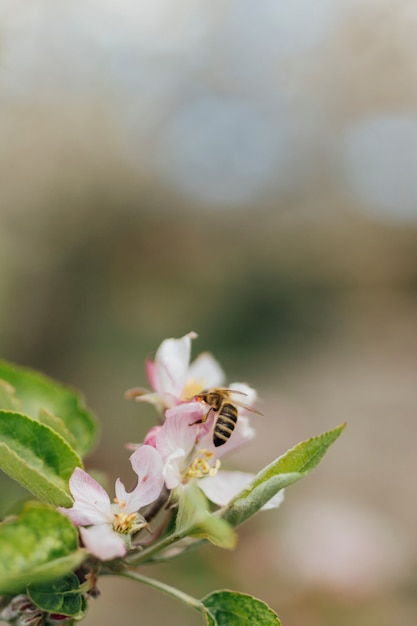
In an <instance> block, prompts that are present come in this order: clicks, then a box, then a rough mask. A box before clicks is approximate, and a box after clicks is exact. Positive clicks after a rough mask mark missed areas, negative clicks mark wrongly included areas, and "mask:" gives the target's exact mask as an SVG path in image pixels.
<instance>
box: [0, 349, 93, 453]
mask: <svg viewBox="0 0 417 626" xmlns="http://www.w3.org/2000/svg"><path fill="white" fill-rule="evenodd" d="M0 380H2V381H6V382H7V383H8V384H9V385H11V386H12V388H14V390H15V394H16V399H17V401H18V402H19V403H20V406H10V394H9V396H8V397H6V398H5V399H3V397H2V394H1V393H0V408H3V409H14V410H17V411H19V412H22V413H24V414H25V415H29V416H30V417H32V418H33V419H40V417H39V416H40V412H41V411H42V410H43V411H44V412H46V413H47V414H49V415H52V416H56V417H57V418H59V419H60V420H61V421H62V422H63V424H64V425H65V427H66V430H67V431H69V432H70V433H71V434H72V438H71V440H69V441H68V443H69V444H70V445H74V443H75V445H76V448H75V449H76V450H77V452H78V454H79V455H80V456H84V455H85V454H86V453H87V452H89V451H90V450H91V448H92V447H93V445H94V443H95V438H96V431H97V423H96V420H95V418H94V417H93V415H92V414H91V413H90V412H89V411H88V410H87V409H86V407H85V406H84V401H83V399H82V397H81V396H80V395H79V394H78V393H76V392H75V391H73V390H72V389H70V388H68V387H65V386H64V385H61V384H60V383H57V382H55V381H53V380H52V379H50V378H48V377H47V376H44V375H43V374H40V373H38V372H35V371H32V370H30V369H26V368H23V367H18V366H16V365H12V364H11V363H7V362H6V361H0ZM3 388H4V387H3ZM11 395H12V396H13V394H11ZM43 419H45V417H44V418H43ZM49 425H51V424H49ZM58 432H60V434H61V435H62V436H64V438H65V431H64V430H63V429H62V427H59V429H58Z"/></svg>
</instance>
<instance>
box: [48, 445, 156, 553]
mask: <svg viewBox="0 0 417 626" xmlns="http://www.w3.org/2000/svg"><path fill="white" fill-rule="evenodd" d="M130 461H131V464H132V467H133V470H134V471H135V473H136V474H137V475H138V482H137V485H136V487H135V489H134V490H133V491H132V492H130V493H129V492H127V491H126V489H125V487H124V485H123V483H122V482H121V481H120V479H117V481H116V485H115V492H116V498H115V499H114V501H113V503H112V502H111V501H110V497H109V495H108V494H107V492H106V490H105V489H103V487H102V486H101V485H99V484H98V482H97V481H95V480H94V478H92V477H91V476H89V474H87V472H85V471H84V470H82V469H80V468H79V467H77V468H75V470H74V472H73V473H72V475H71V478H70V481H69V488H70V491H71V494H72V496H73V498H74V504H73V506H72V507H71V508H69V509H66V508H63V507H59V510H60V511H61V513H63V514H64V515H66V516H67V517H68V518H69V519H70V520H71V521H72V523H73V524H75V525H76V526H81V527H82V528H80V534H81V537H82V540H83V542H84V545H85V547H86V548H87V550H88V551H89V552H90V553H91V554H93V555H94V556H96V557H97V558H99V559H101V560H103V561H106V560H109V559H114V558H117V557H122V556H124V555H125V554H126V551H127V547H129V545H130V536H131V534H132V533H134V532H137V531H138V530H140V529H141V528H145V527H147V523H146V520H145V519H144V518H143V517H142V516H141V515H140V514H139V512H138V511H139V509H141V508H142V507H144V506H146V505H148V504H150V503H151V502H153V501H154V500H156V499H157V498H158V496H159V494H160V492H161V489H162V487H163V483H164V477H163V474H162V470H163V462H162V459H161V455H160V454H159V453H158V452H157V451H156V450H155V449H154V448H153V447H152V446H146V445H145V446H142V447H141V448H138V449H137V450H136V451H135V452H134V453H133V454H132V456H131V457H130ZM84 527H88V528H84Z"/></svg>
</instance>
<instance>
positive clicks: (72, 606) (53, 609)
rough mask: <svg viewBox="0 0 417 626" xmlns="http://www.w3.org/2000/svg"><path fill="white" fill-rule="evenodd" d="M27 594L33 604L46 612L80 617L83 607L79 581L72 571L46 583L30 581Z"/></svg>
mask: <svg viewBox="0 0 417 626" xmlns="http://www.w3.org/2000/svg"><path fill="white" fill-rule="evenodd" d="M27 595H28V596H29V598H30V599H31V600H32V602H33V604H35V605H36V606H38V607H39V608H40V609H42V610H43V611H46V612H47V613H59V614H60V615H68V616H75V615H76V616H78V617H81V614H82V613H83V611H84V609H85V600H84V597H83V595H82V593H81V591H80V582H79V580H78V578H77V577H76V575H75V574H73V573H69V574H67V575H66V576H63V577H62V578H58V579H57V580H53V581H51V582H48V583H45V582H43V583H32V584H31V585H29V587H28V589H27Z"/></svg>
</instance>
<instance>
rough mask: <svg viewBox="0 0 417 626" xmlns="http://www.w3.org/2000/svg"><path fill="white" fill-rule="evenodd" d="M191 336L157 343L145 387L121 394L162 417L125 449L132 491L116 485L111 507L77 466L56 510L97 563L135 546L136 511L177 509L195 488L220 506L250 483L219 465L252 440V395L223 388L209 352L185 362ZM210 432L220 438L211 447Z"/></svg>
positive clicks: (239, 386)
mask: <svg viewBox="0 0 417 626" xmlns="http://www.w3.org/2000/svg"><path fill="white" fill-rule="evenodd" d="M196 336H197V335H196V334H195V333H188V334H187V335H185V336H184V337H182V338H180V339H166V340H165V341H163V342H162V344H161V345H160V347H159V348H158V350H157V352H156V354H155V358H154V360H148V361H147V362H146V373H147V378H148V381H149V385H150V387H151V389H150V390H146V389H142V388H135V389H131V390H129V391H128V392H126V396H127V397H128V398H135V400H137V401H139V402H149V403H151V404H153V405H154V406H155V407H156V408H157V410H158V412H159V414H160V415H161V417H162V421H161V423H159V424H158V425H156V426H153V427H152V428H151V429H150V431H149V432H148V433H147V435H146V437H145V439H144V442H143V444H130V448H133V449H134V451H133V454H132V455H131V457H130V462H131V465H132V469H133V471H134V472H135V474H136V475H137V485H136V487H135V489H134V490H133V491H132V492H127V491H126V489H125V487H124V485H123V483H122V482H121V481H120V480H119V479H118V480H117V481H116V485H115V494H116V497H115V499H114V500H113V502H111V500H110V497H109V496H108V494H107V492H106V491H105V490H104V489H103V487H101V486H100V485H99V484H98V483H97V482H96V481H95V480H94V479H93V478H92V477H91V476H90V475H89V474H87V473H86V472H85V471H84V470H82V469H80V468H77V469H76V470H75V471H74V472H73V474H72V476H71V479H70V483H69V487H70V491H71V494H72V496H73V498H74V504H73V506H72V507H71V508H69V509H65V508H60V511H61V512H62V513H64V514H65V515H66V516H68V517H69V518H70V520H71V521H72V522H73V523H74V524H75V525H76V526H78V527H80V534H81V538H82V541H83V543H84V545H85V547H86V548H87V550H88V551H89V552H90V553H91V554H92V555H94V556H96V557H97V558H99V559H101V560H104V561H106V560H110V559H114V558H117V557H123V556H125V555H126V553H127V551H128V550H129V549H131V548H132V547H134V545H133V543H132V538H134V536H136V534H137V533H139V532H140V531H141V530H143V529H146V530H149V531H150V530H151V529H150V527H149V518H150V515H149V514H148V515H147V512H146V511H145V512H144V513H143V514H141V513H140V512H139V511H140V510H141V509H144V508H145V507H147V506H148V505H154V508H155V510H158V506H156V507H155V503H156V504H158V503H159V502H161V504H160V507H159V508H161V507H162V506H166V505H167V502H168V503H169V504H170V505H171V506H175V505H176V504H178V503H179V502H180V501H181V496H182V491H183V489H184V488H185V486H186V485H187V484H188V483H190V482H194V483H195V484H197V485H198V487H199V489H200V490H201V491H202V492H203V493H204V494H205V497H206V498H207V499H208V500H210V501H211V502H212V503H213V504H214V505H217V506H220V507H222V506H225V505H226V504H227V503H228V502H229V501H230V500H231V499H232V498H233V497H234V496H235V495H236V494H237V493H239V492H240V491H241V490H242V489H243V488H244V487H245V486H246V485H247V484H248V483H249V482H250V481H251V480H252V478H253V476H252V475H251V474H248V473H245V472H238V471H234V472H232V471H223V470H221V469H220V466H221V459H222V457H223V456H224V455H226V454H228V453H229V452H231V451H232V450H234V449H236V448H238V447H240V446H242V445H244V444H246V443H248V442H249V441H251V439H252V438H253V437H254V430H253V428H252V427H251V426H250V425H249V417H248V413H249V412H250V411H251V410H253V408H252V406H253V404H254V402H255V401H256V391H255V390H254V389H252V388H251V387H249V386H248V385H246V384H245V383H231V384H230V385H229V386H228V388H225V387H222V386H221V385H224V381H225V376H224V373H223V370H222V368H221V367H220V365H219V363H218V362H217V361H216V360H215V359H214V358H213V357H212V356H211V355H210V354H208V353H202V354H200V356H199V357H198V358H197V359H196V360H195V361H193V362H192V363H191V364H190V356H191V341H192V340H193V339H195V338H196ZM213 398H214V399H215V400H216V402H214V401H213ZM242 399H244V403H243V402H242ZM214 431H217V432H218V433H220V434H219V437H220V439H218V440H217V441H216V439H215V438H214V437H213V432H214ZM281 500H282V492H279V493H278V494H277V495H276V496H275V497H273V498H272V499H271V500H269V502H268V503H267V505H266V507H264V508H272V507H275V506H278V505H279V503H280V502H281ZM154 514H155V512H154V513H153V515H154Z"/></svg>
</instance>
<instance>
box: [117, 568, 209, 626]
mask: <svg viewBox="0 0 417 626" xmlns="http://www.w3.org/2000/svg"><path fill="white" fill-rule="evenodd" d="M118 576H123V577H124V578H130V579H131V580H136V581H137V582H140V583H143V584H144V585H148V587H153V588H154V589H158V590H159V591H162V592H163V593H166V594H167V595H169V596H171V597H172V598H176V599H177V600H179V601H180V602H182V603H183V604H186V605H187V606H188V607H190V608H192V609H194V610H195V611H197V612H198V613H200V615H202V616H203V617H204V618H205V617H206V609H205V607H204V605H203V604H202V603H201V602H200V601H199V600H197V599H196V598H193V597H192V596H189V595H188V593H184V592H183V591H180V590H179V589H176V588H175V587H171V585H167V584H165V583H162V582H161V581H160V580H155V578H148V576H143V575H142V574H139V573H138V572H133V571H131V570H124V571H121V572H119V573H118ZM206 623H208V622H207V620H206Z"/></svg>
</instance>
